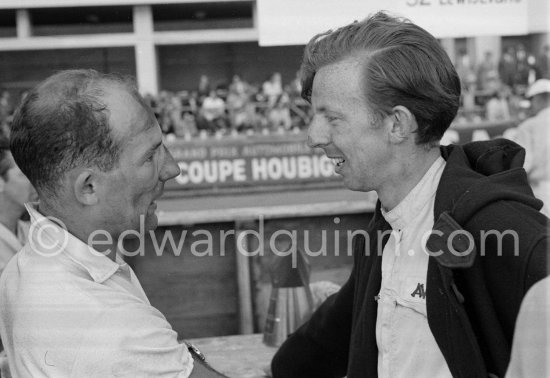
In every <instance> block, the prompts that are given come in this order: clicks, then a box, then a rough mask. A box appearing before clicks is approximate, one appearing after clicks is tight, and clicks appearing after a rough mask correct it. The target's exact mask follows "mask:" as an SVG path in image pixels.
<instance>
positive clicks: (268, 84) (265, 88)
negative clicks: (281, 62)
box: [262, 72, 283, 106]
mask: <svg viewBox="0 0 550 378" xmlns="http://www.w3.org/2000/svg"><path fill="white" fill-rule="evenodd" d="M282 93H283V79H282V77H281V74H280V73H279V72H274V73H273V74H272V75H271V76H270V77H269V79H268V80H266V81H265V82H264V83H263V84H262V95H263V96H264V98H265V99H266V101H267V105H268V106H273V105H274V104H275V101H277V98H278V97H279V96H280V95H281V94H282Z"/></svg>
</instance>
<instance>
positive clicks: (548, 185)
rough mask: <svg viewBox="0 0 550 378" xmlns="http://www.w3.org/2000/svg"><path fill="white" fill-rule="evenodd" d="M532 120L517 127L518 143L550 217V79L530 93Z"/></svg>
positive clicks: (537, 195) (530, 180)
mask: <svg viewBox="0 0 550 378" xmlns="http://www.w3.org/2000/svg"><path fill="white" fill-rule="evenodd" d="M526 97H527V98H529V99H530V100H531V109H530V111H531V114H532V117H531V118H528V119H526V120H525V121H524V122H523V123H521V124H520V125H519V126H518V127H517V132H516V133H515V136H514V137H513V139H514V141H515V142H517V143H518V144H520V145H521V146H523V147H524V148H525V164H524V168H525V170H526V171H527V175H528V177H529V182H530V184H531V187H532V188H533V192H534V193H535V196H536V197H537V198H540V199H541V200H542V201H543V202H544V207H543V208H542V212H543V213H544V214H546V215H547V216H550V164H549V162H550V130H549V129H550V80H549V79H540V80H537V81H536V82H535V83H534V84H533V85H532V86H531V87H529V89H528V90H527V93H526Z"/></svg>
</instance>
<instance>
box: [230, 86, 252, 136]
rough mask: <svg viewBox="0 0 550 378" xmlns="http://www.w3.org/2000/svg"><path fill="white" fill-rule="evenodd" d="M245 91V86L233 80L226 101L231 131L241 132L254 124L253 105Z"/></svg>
mask: <svg viewBox="0 0 550 378" xmlns="http://www.w3.org/2000/svg"><path fill="white" fill-rule="evenodd" d="M247 90H248V86H247V85H245V84H244V83H243V82H242V81H240V79H239V80H235V77H234V78H233V83H232V84H231V85H230V86H229V94H228V95H227V100H226V106H227V113H228V118H229V124H230V125H231V128H232V129H233V130H237V131H241V130H243V129H247V128H249V127H252V126H253V124H254V120H253V116H254V104H252V103H251V102H250V99H249V94H248V92H247Z"/></svg>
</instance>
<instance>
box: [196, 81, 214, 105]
mask: <svg viewBox="0 0 550 378" xmlns="http://www.w3.org/2000/svg"><path fill="white" fill-rule="evenodd" d="M211 89H212V88H211V87H210V79H209V78H208V76H206V75H201V76H200V78H199V85H198V86H197V101H198V105H199V106H200V105H202V101H203V100H204V99H205V98H206V97H207V96H208V94H209V93H210V90H211Z"/></svg>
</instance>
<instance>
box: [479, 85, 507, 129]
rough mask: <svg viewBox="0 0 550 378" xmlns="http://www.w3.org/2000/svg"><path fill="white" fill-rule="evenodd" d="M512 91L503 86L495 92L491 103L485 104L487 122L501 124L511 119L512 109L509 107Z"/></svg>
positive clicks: (490, 100) (490, 99)
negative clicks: (500, 122)
mask: <svg viewBox="0 0 550 378" xmlns="http://www.w3.org/2000/svg"><path fill="white" fill-rule="evenodd" d="M509 95H510V89H509V88H508V87H507V86H505V85H502V86H501V87H500V88H499V89H498V90H495V91H494V92H493V94H492V95H491V97H490V98H489V101H487V103H486V104H485V118H486V119H487V121H491V122H499V121H507V120H509V119H510V109H509V107H508V97H509Z"/></svg>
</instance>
